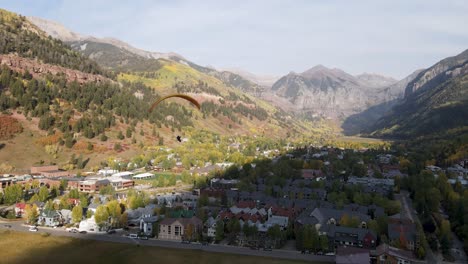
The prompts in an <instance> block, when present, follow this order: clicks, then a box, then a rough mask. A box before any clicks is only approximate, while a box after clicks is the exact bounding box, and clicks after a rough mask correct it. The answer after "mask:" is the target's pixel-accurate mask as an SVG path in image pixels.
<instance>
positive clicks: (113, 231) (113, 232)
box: [107, 229, 116, 234]
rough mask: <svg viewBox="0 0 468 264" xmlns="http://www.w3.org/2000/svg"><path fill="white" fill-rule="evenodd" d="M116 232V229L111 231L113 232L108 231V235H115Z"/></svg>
mask: <svg viewBox="0 0 468 264" xmlns="http://www.w3.org/2000/svg"><path fill="white" fill-rule="evenodd" d="M115 233H116V231H115V230H114V229H111V230H107V234H115Z"/></svg>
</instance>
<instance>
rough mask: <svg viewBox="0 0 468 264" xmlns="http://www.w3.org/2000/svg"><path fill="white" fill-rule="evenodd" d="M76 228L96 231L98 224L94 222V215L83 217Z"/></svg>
mask: <svg viewBox="0 0 468 264" xmlns="http://www.w3.org/2000/svg"><path fill="white" fill-rule="evenodd" d="M78 230H79V231H80V232H81V231H86V232H97V231H98V230H99V226H98V225H97V224H96V220H95V219H94V215H93V216H91V218H87V219H84V220H83V221H81V222H80V225H79V227H78Z"/></svg>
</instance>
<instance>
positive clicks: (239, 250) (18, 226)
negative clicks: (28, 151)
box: [0, 221, 335, 263]
mask: <svg viewBox="0 0 468 264" xmlns="http://www.w3.org/2000/svg"><path fill="white" fill-rule="evenodd" d="M5 225H11V228H8V227H5ZM0 229H6V230H15V231H20V232H28V226H26V225H24V224H23V222H22V221H16V222H5V221H3V222H2V221H0ZM38 229H39V232H48V233H50V234H51V235H53V236H67V237H74V238H79V239H91V240H99V241H108V242H117V243H126V244H140V245H145V246H156V247H165V248H178V249H195V250H202V251H206V252H219V253H231V254H240V255H249V256H260V257H273V258H282V259H293V260H306V261H312V262H313V261H320V262H331V263H334V262H335V258H334V257H332V256H316V255H304V254H301V253H300V252H298V251H291V250H281V249H278V250H273V251H263V250H251V249H249V248H243V247H235V246H226V245H209V246H203V245H201V244H182V243H180V242H174V241H165V240H157V239H150V240H136V239H131V238H127V237H123V236H121V235H119V234H112V235H109V234H91V233H88V234H80V233H69V232H67V231H65V230H64V229H63V228H56V229H54V228H46V227H38Z"/></svg>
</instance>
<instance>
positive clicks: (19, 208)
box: [15, 203, 26, 217]
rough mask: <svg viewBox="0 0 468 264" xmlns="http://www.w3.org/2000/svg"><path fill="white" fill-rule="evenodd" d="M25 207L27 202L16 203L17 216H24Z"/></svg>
mask: <svg viewBox="0 0 468 264" xmlns="http://www.w3.org/2000/svg"><path fill="white" fill-rule="evenodd" d="M25 208H26V203H17V204H15V215H16V217H23V214H24V209H25Z"/></svg>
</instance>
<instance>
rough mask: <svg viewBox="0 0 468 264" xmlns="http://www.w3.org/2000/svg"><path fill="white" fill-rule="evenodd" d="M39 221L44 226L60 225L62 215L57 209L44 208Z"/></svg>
mask: <svg viewBox="0 0 468 264" xmlns="http://www.w3.org/2000/svg"><path fill="white" fill-rule="evenodd" d="M37 223H38V224H40V225H43V226H59V225H60V224H61V215H60V214H59V212H57V211H55V210H44V211H42V212H41V214H40V215H39V218H38V220H37Z"/></svg>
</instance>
